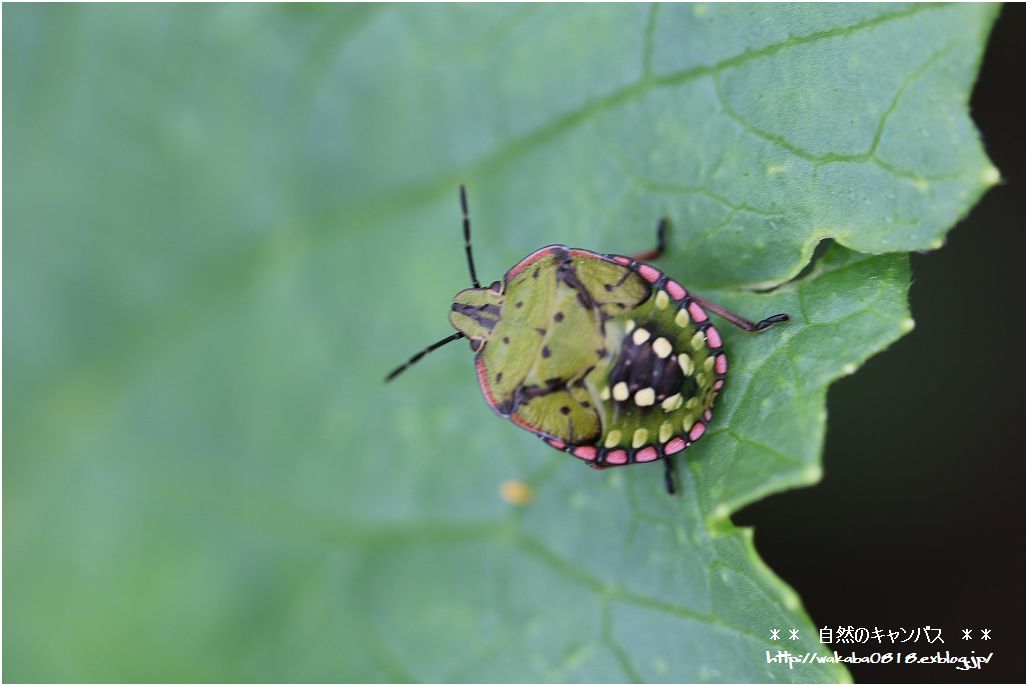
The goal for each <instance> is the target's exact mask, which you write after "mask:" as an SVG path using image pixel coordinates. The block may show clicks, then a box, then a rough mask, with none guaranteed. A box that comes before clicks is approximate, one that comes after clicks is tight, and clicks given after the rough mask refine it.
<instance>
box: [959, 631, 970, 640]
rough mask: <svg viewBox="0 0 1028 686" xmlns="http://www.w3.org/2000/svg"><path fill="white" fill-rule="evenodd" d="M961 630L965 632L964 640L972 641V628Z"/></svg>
mask: <svg viewBox="0 0 1028 686" xmlns="http://www.w3.org/2000/svg"><path fill="white" fill-rule="evenodd" d="M961 631H963V632H964V640H965V641H970V640H971V630H970V629H961Z"/></svg>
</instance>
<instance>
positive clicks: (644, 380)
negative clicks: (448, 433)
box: [386, 186, 789, 493]
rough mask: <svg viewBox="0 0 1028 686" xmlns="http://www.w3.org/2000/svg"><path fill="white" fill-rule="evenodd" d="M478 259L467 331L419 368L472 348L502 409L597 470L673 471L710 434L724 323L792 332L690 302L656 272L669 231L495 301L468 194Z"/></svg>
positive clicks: (543, 269)
mask: <svg viewBox="0 0 1028 686" xmlns="http://www.w3.org/2000/svg"><path fill="white" fill-rule="evenodd" d="M460 204H461V211H462V214H463V228H464V251H465V254H466V256H467V262H468V271H469V272H470V273H471V282H472V285H473V287H472V288H466V289H464V290H462V291H460V292H459V293H457V295H456V296H454V299H453V303H452V305H451V306H450V324H452V325H453V327H454V328H455V329H456V330H457V333H454V334H452V335H450V336H447V337H446V338H444V339H442V340H440V341H437V342H435V343H433V344H432V345H430V346H428V347H427V348H425V349H424V350H422V351H421V352H419V353H417V354H416V355H414V356H413V357H411V358H410V359H409V360H408V361H407V362H406V363H404V364H402V365H400V366H399V367H397V368H396V369H394V370H393V371H392V372H390V373H389V375H388V376H387V377H386V381H390V380H392V379H394V378H396V376H397V375H399V374H400V373H401V372H403V371H405V370H406V369H407V368H408V367H410V366H411V365H412V364H414V363H416V362H417V361H418V360H420V359H421V358H422V357H424V356H425V355H426V354H427V353H429V352H431V351H433V350H435V349H437V348H439V347H442V346H444V345H446V344H447V343H451V342H453V341H456V340H459V339H461V338H466V339H468V341H469V342H470V344H471V349H472V350H473V351H474V352H475V370H476V373H477V376H478V383H479V385H480V386H481V388H482V393H483V395H484V396H485V400H486V402H487V403H488V404H489V406H490V407H491V408H492V409H493V410H494V411H495V412H496V414H498V415H499V416H500V417H503V418H504V419H509V420H511V421H512V422H514V423H515V424H517V425H518V426H520V427H522V428H524V429H527V430H528V431H531V432H532V433H534V434H537V435H538V436H540V437H541V438H542V439H543V440H544V441H545V442H546V443H548V444H549V445H550V446H552V447H554V448H556V449H557V450H560V451H563V452H566V453H569V454H571V455H573V456H574V457H576V458H578V459H580V460H582V461H584V462H586V463H587V464H588V465H589V466H591V467H593V468H595V469H606V468H609V467H620V466H623V465H629V464H638V463H645V462H654V461H657V460H663V461H664V483H665V487H666V488H667V490H668V492H669V493H674V490H675V489H674V479H673V466H672V464H671V462H672V461H671V456H673V455H675V454H676V453H679V452H681V451H683V450H685V449H686V448H687V447H689V446H690V445H692V444H693V443H694V442H696V441H697V440H699V438H700V437H701V436H702V435H703V434H704V432H705V431H706V430H707V425H708V424H709V423H710V421H711V419H712V416H713V415H712V412H711V411H712V408H713V405H714V399H715V398H716V397H717V395H718V393H719V392H720V391H721V389H722V387H723V386H724V384H725V376H726V375H727V373H728V357H727V355H726V354H725V351H724V346H723V342H722V339H721V334H720V333H719V332H718V330H717V328H716V327H715V326H714V324H713V323H712V322H711V321H710V317H709V316H708V314H707V313H708V312H713V313H715V314H717V315H719V316H721V317H722V318H724V319H725V320H727V321H728V322H731V323H732V324H734V325H736V326H738V327H739V328H741V329H743V330H744V331H748V332H751V333H756V332H758V331H763V330H764V329H766V328H768V327H769V326H771V325H772V324H775V323H778V322H784V321H788V319H789V316H788V315H786V314H775V315H772V316H770V317H767V318H766V319H762V320H760V321H758V322H756V323H754V322H751V321H749V320H747V319H744V318H743V317H740V316H739V315H737V314H733V313H732V312H729V311H728V310H725V309H724V308H722V307H720V306H719V305H717V304H715V303H712V302H710V301H708V300H705V299H703V298H701V297H699V296H697V295H696V294H694V293H690V292H688V291H687V290H686V289H685V288H683V287H682V286H681V285H680V284H679V283H678V282H677V281H674V280H673V279H670V278H668V277H667V276H666V275H664V274H663V273H662V272H661V271H660V270H658V269H656V268H655V267H653V266H651V265H649V264H647V263H646V262H645V261H644V260H651V259H656V258H658V257H660V256H661V254H662V253H663V252H664V249H665V246H666V237H667V225H668V222H667V220H666V219H662V220H661V221H660V222H659V223H658V224H657V246H656V248H654V249H653V250H650V251H647V252H645V253H640V254H637V255H633V256H629V257H624V256H621V255H606V254H600V253H595V252H592V251H590V250H582V249H579V248H568V247H566V246H563V245H548V246H546V247H544V248H540V249H538V250H536V251H535V252H533V253H532V254H531V255H529V256H528V257H526V258H525V259H523V260H521V261H520V262H518V263H517V264H516V265H514V266H513V267H511V268H510V269H509V270H508V271H507V273H506V274H505V275H504V277H503V281H502V282H500V281H494V282H493V283H492V284H491V285H489V286H488V287H486V288H483V287H482V285H481V284H480V283H479V281H478V276H477V274H476V273H475V262H474V259H473V257H472V253H471V222H470V220H469V219H468V203H467V194H466V192H465V190H464V186H461V187H460Z"/></svg>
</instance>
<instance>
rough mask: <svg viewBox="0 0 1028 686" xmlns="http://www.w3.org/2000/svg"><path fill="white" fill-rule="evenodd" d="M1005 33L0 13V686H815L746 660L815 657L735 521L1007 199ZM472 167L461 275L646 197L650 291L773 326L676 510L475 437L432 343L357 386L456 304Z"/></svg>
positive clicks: (637, 231) (583, 234)
mask: <svg viewBox="0 0 1028 686" xmlns="http://www.w3.org/2000/svg"><path fill="white" fill-rule="evenodd" d="M994 14H995V8H994V7H991V6H983V5H941V6H940V5H920V4H918V5H912V6H899V5H846V6H841V5H787V6H785V5H783V6H774V5H761V6H749V5H711V6H707V5H674V6H671V5H668V6H653V7H645V6H640V5H631V6H628V5H603V6H590V5H576V6H549V5H528V6H508V5H491V6H468V5H447V6H406V5H403V6H400V5H398V6H380V5H375V6H368V5H362V6H339V5H331V6H320V5H319V6H306V5H300V6H285V7H283V6H273V5H259V6H254V5H231V6H225V5H184V6H183V5H179V6H175V5H158V6H109V5H88V6H66V5H49V6H26V5H18V6H12V7H7V8H5V11H4V18H5V19H6V20H7V21H6V22H5V24H4V38H5V41H4V57H5V69H4V76H5V79H4V90H5V95H7V96H8V97H7V103H8V106H7V108H6V109H5V112H4V113H5V133H7V134H8V135H7V137H6V142H7V146H6V149H5V171H7V172H8V174H7V186H6V191H7V193H6V197H5V200H7V203H6V206H5V210H4V220H5V225H6V227H5V228H6V234H5V248H7V258H6V259H5V262H4V267H5V270H6V277H5V286H7V296H6V298H5V302H4V304H5V306H6V319H5V323H6V324H7V337H6V339H5V343H6V344H7V347H6V354H5V362H6V363H7V364H6V371H7V377H6V380H5V387H4V390H5V396H6V398H7V400H8V403H7V407H6V409H5V413H4V419H5V426H6V429H7V434H6V436H5V439H6V442H5V449H6V450H5V465H4V476H5V487H4V497H5V509H4V515H5V526H4V553H5V557H6V562H7V564H6V566H5V570H4V571H5V577H4V581H5V589H4V590H5V591H6V594H5V601H6V602H5V604H4V620H5V628H6V629H7V631H5V633H4V657H5V658H6V660H5V667H6V670H5V673H4V677H5V679H7V680H10V681H124V680H127V681H180V680H181V681H222V680H225V681H280V680H281V681H379V680H394V681H451V680H452V681H486V682H487V681H524V682H531V681H541V680H552V681H746V682H750V681H840V680H846V679H848V674H847V673H846V672H845V670H844V669H843V668H842V667H841V666H839V665H834V664H829V663H818V662H816V661H815V662H813V663H808V664H803V665H796V666H795V668H793V669H790V668H788V667H787V666H786V665H782V664H769V663H768V662H767V659H766V655H765V651H771V652H772V654H774V653H775V652H777V651H778V650H779V649H780V648H782V646H783V643H781V642H775V641H772V640H770V634H769V630H770V629H771V628H776V627H777V628H780V629H787V628H793V627H795V628H798V629H799V630H800V637H801V638H800V640H799V641H795V642H787V643H788V646H787V648H788V649H789V650H791V651H792V652H793V653H803V652H807V651H809V652H811V653H814V654H820V655H825V654H827V653H824V652H823V650H822V648H823V647H822V646H820V645H819V643H818V640H817V636H818V634H817V628H816V627H815V626H814V625H813V624H812V623H811V621H810V619H809V618H808V617H807V616H806V615H805V613H804V611H803V609H802V607H801V604H800V600H799V599H798V597H797V596H796V594H795V593H794V592H793V591H792V590H791V589H789V588H788V587H786V586H785V585H784V584H783V583H782V582H781V581H780V580H778V579H777V578H776V577H775V576H774V575H773V573H772V572H770V571H769V570H768V569H767V568H766V567H765V566H764V565H763V563H762V562H761V561H760V559H759V557H758V556H757V554H756V552H755V550H754V547H753V538H752V537H753V534H752V532H751V531H748V530H743V529H738V528H735V527H734V526H733V525H732V523H731V520H730V515H731V513H732V512H733V511H734V510H736V509H737V508H738V507H740V506H741V505H743V504H745V503H748V502H752V501H753V500H755V499H757V498H760V497H762V496H763V495H765V494H768V493H771V492H776V491H780V490H783V489H786V488H790V487H795V486H799V485H802V484H811V483H814V482H816V481H817V480H818V478H819V475H820V469H821V468H820V456H819V454H820V449H821V444H822V441H823V436H824V428H825V422H826V417H825V393H826V390H827V386H828V384H829V383H830V382H831V381H832V380H833V379H836V378H838V377H839V376H841V375H843V374H847V373H852V372H853V371H855V369H856V368H857V366H859V364H860V363H861V362H862V361H863V360H865V359H866V358H867V357H869V356H870V355H872V354H874V353H876V352H877V351H880V350H882V349H884V348H885V347H886V346H887V345H888V344H889V343H890V342H892V341H894V340H895V339H896V338H898V337H899V336H901V335H902V334H903V333H904V332H905V331H907V330H909V328H910V326H912V321H911V320H910V318H909V314H908V312H907V308H906V290H907V287H908V285H909V280H910V276H909V271H908V267H907V262H906V258H905V256H904V255H903V254H902V253H904V252H906V251H909V250H914V249H919V250H920V249H926V248H932V247H938V246H939V245H941V241H942V239H943V237H944V235H945V232H946V230H947V229H948V228H949V227H951V226H952V225H953V223H954V222H955V221H956V220H957V219H958V218H959V217H960V216H962V215H963V214H964V213H966V212H967V211H968V209H969V208H970V207H971V205H972V204H973V203H974V201H975V200H976V199H977V198H978V197H979V196H980V195H981V193H983V192H984V190H985V189H986V188H987V187H988V186H989V185H991V184H993V183H995V182H996V181H997V179H998V173H997V172H996V170H995V169H994V168H993V167H992V166H991V165H990V163H989V161H988V160H987V159H986V157H985V156H984V154H983V152H982V150H981V146H980V144H979V142H978V140H977V136H976V133H975V130H974V127H973V125H972V123H971V121H970V119H969V118H968V114H967V111H966V110H967V107H966V105H967V98H968V93H969V91H970V88H971V85H972V83H973V80H974V76H975V73H976V69H977V65H978V61H979V59H980V56H981V51H982V48H983V44H984V41H985V37H986V35H987V33H988V29H989V27H990V25H991V22H992V19H993V16H994ZM462 181H463V182H465V183H467V184H468V187H469V192H470V200H471V215H472V220H473V224H474V238H475V243H476V249H477V255H478V266H479V273H480V274H481V275H483V278H484V279H486V280H488V279H492V278H499V276H500V275H501V274H502V273H503V271H504V270H505V269H506V268H508V267H509V266H511V265H512V264H514V263H515V262H516V261H517V260H518V259H519V258H521V257H523V256H524V255H525V254H527V253H529V252H530V251H532V250H534V249H535V248H537V247H539V246H541V245H544V244H547V243H557V242H560V243H567V244H570V245H575V246H580V247H585V248H589V249H594V250H598V251H604V252H619V253H627V252H633V251H637V250H642V249H645V248H647V247H649V246H650V244H651V243H652V240H653V229H654V226H655V223H656V220H657V218H658V217H660V216H663V215H666V216H668V217H669V218H670V219H671V221H672V226H673V229H672V237H671V242H672V245H671V252H670V254H669V255H668V256H667V257H666V258H665V259H664V260H663V261H662V262H661V263H660V266H661V267H662V268H663V269H665V270H667V271H668V272H669V273H670V274H672V275H673V276H675V277H676V278H679V279H681V280H682V282H683V283H685V284H686V285H687V286H688V287H689V288H691V289H694V290H697V291H698V292H700V293H702V294H703V295H705V296H707V297H709V298H711V299H715V300H717V301H719V302H721V303H722V304H724V305H726V306H729V307H730V308H733V309H735V310H736V311H738V312H740V313H741V314H743V315H745V316H749V317H760V316H765V315H768V314H771V313H773V312H779V311H784V312H788V313H790V314H791V315H792V316H793V321H792V322H790V323H789V324H788V325H785V326H780V327H776V328H774V329H771V330H769V331H767V332H765V333H763V334H761V335H759V336H748V335H746V334H742V333H738V332H735V331H728V330H726V329H727V328H728V327H722V331H723V333H724V336H725V340H726V346H727V349H728V350H729V352H730V364H731V372H730V377H729V381H728V385H727V386H726V389H725V392H724V393H723V395H722V396H721V398H720V399H719V404H718V406H717V407H716V415H715V421H714V423H713V424H712V425H711V430H710V431H709V432H708V435H707V436H705V437H704V438H703V440H702V441H700V442H699V443H698V444H697V445H696V446H694V447H693V448H690V449H689V450H688V451H687V452H686V453H685V454H684V457H683V459H681V460H679V464H678V477H679V481H680V485H681V491H682V493H681V495H680V496H678V497H674V498H671V497H668V496H667V495H665V494H664V493H663V492H662V490H661V479H660V472H661V467H660V465H654V466H650V467H647V466H638V467H632V468H629V469H624V470H612V471H611V472H606V473H601V474H597V473H593V472H591V471H589V470H587V469H584V468H583V467H582V466H581V465H580V464H577V463H576V461H575V460H573V459H571V458H568V457H567V456H566V455H562V454H558V453H556V452H554V451H552V450H550V449H548V448H547V447H546V446H544V445H542V444H541V443H540V442H539V441H538V440H536V439H534V438H533V437H532V436H530V435H529V434H528V433H526V432H524V431H521V430H519V429H517V428H516V427H515V426H513V425H511V424H508V423H504V422H501V421H499V420H497V419H496V418H495V417H494V416H493V415H492V414H491V412H490V411H489V409H488V408H487V407H486V405H485V404H484V402H482V399H481V397H480V393H479V391H478V389H477V388H476V383H475V380H474V373H473V369H472V366H471V360H470V354H469V352H468V351H467V349H466V348H465V347H463V346H462V345H460V344H458V345H454V346H451V347H449V348H446V349H444V350H441V351H438V352H436V353H434V354H433V355H432V356H431V357H430V358H428V359H426V360H425V361H423V362H422V363H421V364H419V365H418V367H416V368H415V369H412V370H410V371H409V372H407V374H406V375H405V376H403V377H400V378H399V379H397V381H396V382H394V383H393V384H391V385H389V386H384V385H383V384H382V377H383V376H384V374H385V372H387V371H388V370H389V369H390V368H391V367H393V366H394V365H395V364H398V363H399V362H401V361H402V360H403V359H405V358H406V357H407V356H408V355H409V354H411V353H412V352H414V351H415V350H417V349H418V348H420V347H421V346H422V345H424V344H427V343H429V342H430V341H432V340H435V339H436V338H438V337H441V336H442V335H445V334H446V333H447V332H448V327H447V324H446V313H447V311H448V309H449V302H450V298H451V297H452V295H453V294H454V293H455V292H456V291H457V290H459V289H461V288H463V287H465V286H466V285H467V283H468V279H467V276H466V273H465V266H464V256H463V253H462V250H461V246H460V236H459V223H458V221H459V212H458V208H457V202H456V188H457V184H458V183H459V182H462ZM826 238H831V239H834V241H835V244H833V245H830V246H828V247H827V250H825V251H824V253H823V254H821V255H820V256H819V257H817V258H816V259H815V260H814V262H813V264H812V266H811V269H810V270H809V273H805V274H803V275H802V276H800V277H799V278H794V277H797V275H798V274H800V273H801V270H803V269H804V267H805V266H807V265H808V264H809V263H811V259H812V255H813V254H814V248H815V246H817V245H818V243H819V242H820V241H822V240H823V239H826ZM754 286H761V287H775V288H774V290H771V291H769V292H768V291H765V292H759V293H758V292H754V291H752V290H747V288H750V287H754ZM838 421H860V418H859V417H839V418H838ZM508 479H516V480H520V481H522V482H524V483H526V484H528V485H529V486H530V487H531V489H532V491H533V493H534V499H533V500H532V502H531V503H529V504H527V505H524V506H516V505H512V504H509V503H507V502H505V501H504V500H503V499H502V498H501V497H500V496H499V494H498V488H499V486H500V484H501V483H502V482H504V481H505V480H508ZM816 514H817V513H803V512H798V513H797V517H804V516H816Z"/></svg>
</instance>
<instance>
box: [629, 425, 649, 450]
mask: <svg viewBox="0 0 1028 686" xmlns="http://www.w3.org/2000/svg"><path fill="white" fill-rule="evenodd" d="M649 437H650V432H649V431H647V430H646V429H636V430H635V433H634V434H633V435H632V447H633V448H641V447H642V446H643V444H644V443H646V439H647V438H649Z"/></svg>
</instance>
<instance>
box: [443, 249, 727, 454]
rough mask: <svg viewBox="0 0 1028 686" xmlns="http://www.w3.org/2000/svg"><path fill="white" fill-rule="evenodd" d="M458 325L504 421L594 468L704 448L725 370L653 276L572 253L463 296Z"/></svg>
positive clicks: (704, 332)
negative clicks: (695, 444) (694, 445)
mask: <svg viewBox="0 0 1028 686" xmlns="http://www.w3.org/2000/svg"><path fill="white" fill-rule="evenodd" d="M651 278H652V279H653V280H654V281H653V282H651V281H650V280H649V279H651ZM690 305H691V306H692V309H693V310H694V312H695V313H696V314H698V315H699V316H700V318H701V319H700V321H695V317H694V316H691V315H690V312H689V308H690ZM450 322H451V323H452V324H453V326H454V327H455V328H456V329H457V330H458V331H460V332H461V333H463V334H464V336H466V337H467V338H468V339H470V340H471V343H472V346H473V347H474V348H475V349H476V350H477V353H478V354H477V359H476V366H477V369H478V377H479V383H480V384H481V386H482V391H483V393H484V394H485V397H486V400H487V401H488V402H489V404H490V405H491V406H492V407H493V409H494V410H496V412H497V413H499V414H500V415H501V416H503V417H507V418H510V419H511V420H512V421H514V422H515V423H517V424H519V425H520V426H523V427H525V428H526V429H529V430H530V431H533V432H535V433H538V434H540V435H541V436H543V437H545V438H547V439H550V443H551V445H554V446H555V447H559V448H560V449H562V450H568V451H570V452H572V453H573V454H575V455H577V456H578V457H581V458H583V459H586V460H588V461H589V462H591V463H593V464H594V465H595V466H614V465H619V464H627V463H629V462H635V461H640V462H645V461H651V460H655V459H657V458H658V457H662V456H663V455H664V454H665V453H667V452H668V450H669V444H670V452H677V451H676V450H674V448H676V447H677V448H678V449H679V450H680V449H682V448H684V447H685V446H686V445H688V444H689V443H690V442H691V441H692V440H695V439H696V438H698V437H699V435H700V434H701V433H702V432H703V428H697V427H705V422H706V421H707V420H709V410H710V408H711V406H712V405H713V402H714V398H715V396H716V394H717V389H716V388H715V384H716V383H717V382H718V381H719V380H720V378H721V377H723V376H724V372H725V371H726V370H727V362H726V361H725V360H722V362H721V363H720V365H719V364H718V362H717V359H716V358H717V356H718V355H719V354H722V353H721V350H720V345H721V341H720V336H719V335H718V333H717V331H716V329H713V327H712V326H711V325H710V324H709V322H706V315H705V314H703V313H702V310H700V309H699V307H698V305H695V304H694V303H690V302H689V299H688V295H687V294H686V293H685V291H684V289H682V288H681V287H680V286H678V285H677V284H675V283H674V282H670V283H669V282H668V281H667V280H666V279H664V278H663V277H662V276H661V275H660V272H658V271H657V270H656V269H654V268H653V267H650V266H649V265H645V264H642V263H633V262H632V261H631V260H629V259H628V258H624V257H617V256H606V255H599V254H597V253H593V252H590V251H587V250H575V249H569V248H566V247H564V246H549V247H547V248H543V249H541V250H539V251H536V252H535V253H533V254H532V255H530V256H529V257H527V258H525V260H523V261H522V262H521V263H520V264H518V265H517V266H515V267H514V268H513V269H511V270H510V271H509V272H508V273H507V275H506V277H505V278H504V282H503V283H502V284H501V283H499V282H497V283H494V284H493V285H492V286H491V287H489V288H472V289H467V290H465V291H462V292H461V293H459V294H458V295H457V297H456V298H455V300H454V303H453V306H452V308H451V313H450ZM705 322H706V323H705ZM712 329H713V330H712ZM711 330H712V331H711ZM711 342H716V344H717V345H716V347H713V348H712V347H711V346H710V343H711ZM722 356H723V354H722ZM705 415H706V416H705ZM676 437H678V438H679V440H678V441H674V442H673V439H675V438H676Z"/></svg>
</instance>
